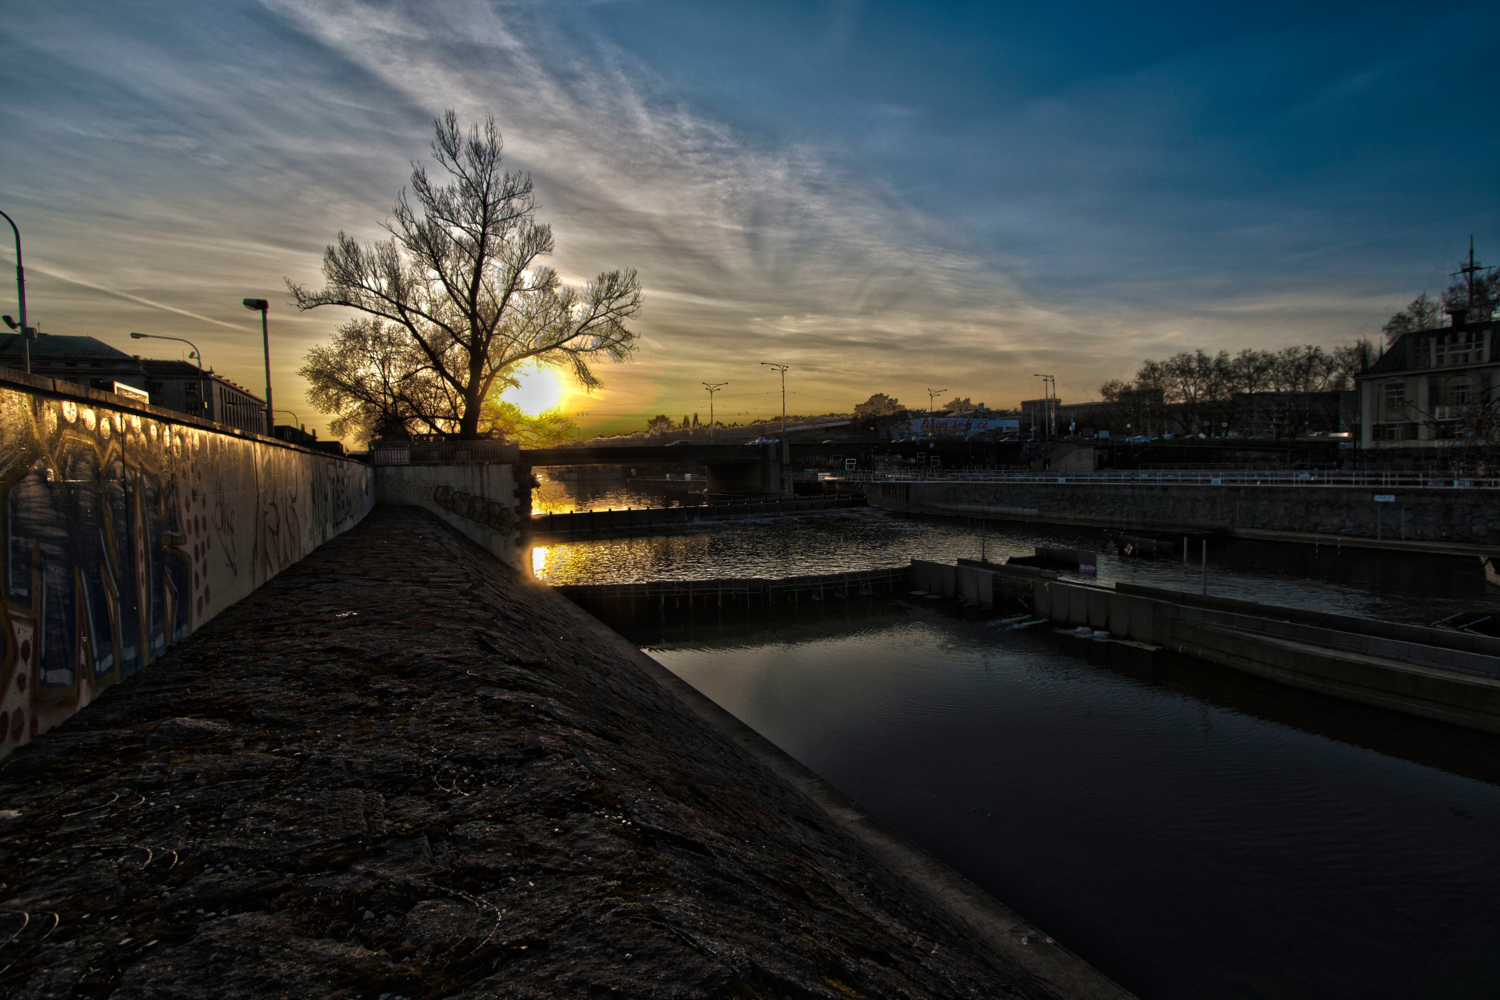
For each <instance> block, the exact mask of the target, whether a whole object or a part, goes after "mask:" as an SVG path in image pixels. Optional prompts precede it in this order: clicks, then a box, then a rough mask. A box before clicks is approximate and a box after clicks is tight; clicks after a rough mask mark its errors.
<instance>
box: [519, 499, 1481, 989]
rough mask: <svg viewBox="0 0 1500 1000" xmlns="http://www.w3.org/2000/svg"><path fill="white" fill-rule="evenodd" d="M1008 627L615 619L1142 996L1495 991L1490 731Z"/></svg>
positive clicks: (952, 524)
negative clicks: (1421, 717)
mask: <svg viewBox="0 0 1500 1000" xmlns="http://www.w3.org/2000/svg"><path fill="white" fill-rule="evenodd" d="M648 502H649V501H648ZM643 505H644V504H643ZM1098 541H1099V533H1098V532H1095V531H1087V530H1077V531H1070V530H1067V529H1057V528H1051V527H1047V526H1040V525H1023V524H1009V525H996V524H989V525H980V524H971V523H965V522H963V521H959V520H940V519H930V518H921V517H906V516H899V515H892V514H886V513H882V512H879V511H873V510H854V511H835V512H828V513H825V514H818V515H808V516H801V517H794V518H775V519H766V520H764V521H761V522H735V523H729V524H723V523H721V524H713V525H706V526H700V527H695V528H691V529H687V530H678V531H674V532H672V533H668V534H661V535H655V536H651V537H643V538H624V539H605V540H594V541H588V542H579V543H569V544H560V545H550V546H542V547H538V548H537V549H536V551H535V554H534V555H535V558H534V563H533V564H534V566H535V568H536V572H537V575H538V576H539V577H540V578H542V579H544V580H547V581H549V582H601V583H603V582H620V581H627V580H654V579H706V578H713V577H736V576H768V577H776V576H790V575H796V574H800V573H817V572H834V571H838V570H845V569H865V568H872V567H875V566H889V565H900V564H904V563H906V562H907V560H909V559H910V558H912V557H917V558H925V559H935V560H939V561H945V562H951V561H953V560H954V559H955V558H957V557H960V556H977V555H979V554H980V553H981V551H983V552H984V553H985V554H986V555H988V556H989V557H990V558H992V559H1003V558H1004V557H1005V556H1007V555H1012V554H1026V553H1029V552H1031V550H1032V547H1033V546H1035V545H1037V544H1065V545H1078V546H1083V547H1090V548H1092V547H1095V546H1096V545H1097V543H1098ZM1193 555H1194V556H1195V557H1196V556H1197V555H1198V553H1197V552H1194V553H1193ZM1200 565H1201V564H1198V563H1197V561H1196V559H1195V561H1194V564H1192V565H1189V566H1188V567H1186V568H1184V566H1183V565H1182V564H1181V563H1180V562H1177V561H1164V562H1157V563H1150V562H1146V563H1141V562H1122V561H1120V560H1118V559H1116V558H1114V557H1112V556H1106V557H1104V558H1103V559H1102V560H1101V562H1100V567H1099V578H1100V580H1101V581H1103V582H1106V583H1107V582H1110V581H1120V580H1128V581H1133V582H1140V583H1147V584H1153V585H1157V586H1167V587H1177V588H1184V589H1192V590H1199V589H1200V588H1201V587H1202V583H1203V580H1202V576H1201V575H1200V574H1201V569H1200ZM1208 569H1209V572H1208V590H1209V592H1210V593H1214V594H1222V595H1226V596H1235V597H1243V598H1247V599H1250V600H1259V601H1263V602H1268V603H1273V604H1284V605H1296V606H1301V607H1316V608H1324V609H1329V610H1335V611H1341V612H1344V613H1351V614H1364V615H1370V616H1374V617H1381V618H1389V619H1393V620H1399V621H1414V622H1430V621H1432V620H1435V619H1436V618H1439V617H1443V616H1444V615H1446V614H1449V613H1453V612H1454V611H1457V610H1461V609H1469V608H1487V609H1494V610H1497V611H1500V602H1497V601H1496V600H1495V598H1494V597H1492V596H1490V595H1489V594H1487V593H1486V592H1485V585H1484V580H1483V576H1482V573H1481V570H1480V567H1479V565H1478V562H1477V560H1460V559H1452V558H1435V557H1413V556H1409V555H1396V554H1391V553H1374V552H1368V551H1364V550H1349V549H1345V550H1342V551H1340V550H1339V549H1338V548H1337V547H1334V548H1326V547H1322V548H1319V549H1318V550H1316V551H1310V550H1307V549H1306V548H1304V547H1300V546H1279V545H1272V544H1264V543H1244V542H1220V543H1217V544H1212V545H1211V546H1210V550H1209V558H1208ZM1003 617H1004V616H1003V615H1000V614H995V615H987V616H979V615H978V614H977V613H973V612H969V613H961V612H958V611H956V610H953V609H950V608H948V607H947V606H946V605H935V604H933V603H930V602H926V601H923V602H918V603H913V602H908V601H884V600H880V601H876V602H873V603H867V604H866V603H857V602H856V603H847V604H840V603H830V604H827V605H821V606H818V608H817V610H812V609H810V608H808V607H807V606H802V607H800V608H798V609H796V610H795V611H791V612H788V611H786V609H777V610H776V612H775V613H774V614H764V613H762V614H758V615H756V616H754V617H753V618H752V617H751V616H749V615H739V614H735V615H729V616H728V617H727V618H725V619H723V620H720V619H719V618H718V616H717V615H714V616H705V615H703V614H702V613H701V612H700V613H699V616H698V618H697V620H692V619H664V618H656V619H653V620H651V621H650V622H649V623H647V624H644V625H643V624H642V623H641V622H629V623H625V622H621V623H613V624H615V625H616V627H617V628H619V629H620V630H621V631H622V632H624V633H625V634H627V635H629V636H631V638H632V639H634V640H635V641H636V642H638V643H639V644H640V645H642V646H643V647H644V648H646V650H647V652H649V653H650V654H651V655H652V656H655V657H656V658H657V659H659V660H660V661H661V662H663V663H664V664H666V665H667V666H668V667H669V668H670V669H672V670H674V671H676V672H677V673H678V674H679V675H681V676H682V677H684V678H685V679H686V680H688V681H689V682H690V683H692V684H693V685H694V686H695V687H697V688H698V689H699V690H701V691H703V692H704V693H706V694H708V695H709V696H710V697H712V698H713V699H714V700H715V701H717V702H718V703H719V704H720V705H723V706H724V707H725V708H727V709H728V710H729V711H731V712H733V713H734V714H735V715H736V716H738V717H739V718H741V719H742V720H744V721H745V722H746V723H748V724H749V725H751V726H752V727H754V728H755V729H757V730H758V731H760V732H761V733H763V734H764V735H765V736H767V737H768V738H769V739H771V740H772V741H773V742H775V743H777V744H778V745H779V746H781V747H782V748H783V749H785V750H787V751H788V752H790V753H791V754H792V755H793V756H795V757H797V758H798V759H799V760H801V761H802V762H803V763H805V764H807V765H808V766H809V767H811V768H812V769H813V770H815V771H816V772H817V773H819V774H820V775H822V776H823V777H824V778H825V779H827V780H828V781H830V782H831V783H832V784H834V785H835V786H837V787H839V788H840V789H841V790H843V791H844V792H845V793H846V794H848V795H850V796H852V797H853V798H855V799H856V800H857V801H859V802H860V803H861V804H863V805H864V806H865V807H866V808H868V809H870V810H871V811H872V812H874V813H875V814H877V815H879V816H880V817H882V818H883V819H885V820H886V821H887V822H889V823H891V824H892V825H893V826H895V827H896V828H898V829H900V830H901V831H902V832H904V833H905V834H906V835H907V836H909V837H911V838H912V839H913V840H914V841H916V842H917V843H919V844H921V845H922V846H923V847H925V848H927V849H928V850H930V851H932V852H933V853H935V854H936V855H938V856H939V857H941V858H942V859H943V860H945V861H947V862H948V863H949V864H951V865H952V866H953V867H955V868H956V869H957V870H959V871H961V872H963V873H964V874H965V875H966V876H968V877H969V878H971V879H973V880H974V881H975V882H977V883H978V884H980V885H982V886H984V887H985V888H986V889H988V890H989V891H991V892H992V893H993V894H994V895H995V896H997V897H998V898H1000V899H1002V900H1004V901H1005V902H1006V903H1007V904H1009V905H1011V906H1013V907H1015V908H1016V909H1017V910H1018V911H1019V912H1021V913H1022V914H1024V915H1025V916H1026V917H1027V918H1028V919H1031V920H1033V921H1035V922H1036V923H1038V924H1039V925H1040V926H1041V927H1043V928H1044V929H1045V930H1047V931H1048V932H1049V933H1051V934H1053V935H1054V936H1056V937H1057V938H1058V939H1059V940H1061V941H1063V942H1064V943H1065V944H1066V945H1068V946H1069V947H1070V948H1072V949H1073V950H1075V951H1077V952H1078V953H1079V954H1081V955H1082V956H1083V957H1084V958H1086V959H1088V960H1089V961H1091V962H1093V963H1094V964H1096V965H1097V966H1098V967H1099V968H1100V969H1101V970H1103V971H1104V972H1105V973H1106V974H1108V975H1110V976H1112V977H1114V978H1115V979H1116V980H1118V981H1119V982H1120V983H1121V984H1122V985H1124V986H1125V987H1127V988H1128V989H1130V990H1132V991H1134V992H1136V993H1137V994H1138V995H1140V996H1141V997H1143V998H1145V1000H1158V998H1159V1000H1175V998H1183V1000H1187V998H1201V997H1233V998H1239V997H1245V998H1251V997H1254V998H1323V997H1361V998H1364V997H1370V998H1384V997H1392V998H1395V997H1401V998H1406V997H1459V998H1466V997H1496V996H1500V739H1497V738H1495V737H1491V736H1488V735H1485V734H1480V733H1474V732H1470V731H1467V730H1461V729H1456V728H1452V727H1447V726H1443V725H1440V724H1437V723H1429V722H1426V721H1424V720H1420V719H1415V718H1410V717H1407V716H1402V715H1398V714H1394V713H1387V712H1383V711H1381V710H1377V709H1373V708H1366V707H1364V706H1359V705H1354V704H1350V703H1347V702H1342V701H1338V700H1336V699H1331V698H1324V697H1321V696H1318V695H1313V694H1309V693H1306V692H1300V691H1296V690H1294V689H1290V688H1285V687H1281V686H1279V685H1276V684H1273V683H1270V682H1266V681H1262V680H1259V679H1257V678H1253V677H1250V676H1248V675H1243V674H1239V673H1237V672H1235V671H1231V670H1226V669H1222V668H1217V667H1213V666H1211V665H1208V664H1203V663H1197V662H1195V661H1190V660H1186V659H1184V658H1180V657H1176V656H1174V655H1172V654H1169V653H1165V652H1150V651H1148V650H1144V649H1139V648H1132V647H1127V646H1124V645H1121V644H1119V643H1114V642H1097V641H1094V640H1092V639H1083V638H1080V637H1078V636H1076V635H1073V634H1070V633H1068V632H1067V631H1065V630H1056V629H1053V628H1052V627H1051V626H1049V625H1045V624H1035V623H1028V621H1026V620H1015V621H1006V620H1003Z"/></svg>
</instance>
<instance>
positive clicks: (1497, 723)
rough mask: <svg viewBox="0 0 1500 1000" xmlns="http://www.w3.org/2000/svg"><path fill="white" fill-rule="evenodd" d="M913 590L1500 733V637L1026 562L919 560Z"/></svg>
mask: <svg viewBox="0 0 1500 1000" xmlns="http://www.w3.org/2000/svg"><path fill="white" fill-rule="evenodd" d="M911 576H912V586H913V587H914V588H915V589H918V590H922V591H926V592H929V593H934V594H941V595H943V596H948V597H955V598H959V599H962V600H964V601H965V602H966V603H970V604H978V605H981V606H985V607H992V606H994V605H995V604H996V603H997V601H999V602H1003V601H1004V600H1005V599H1006V598H1009V599H1010V600H1012V601H1016V602H1019V603H1021V604H1022V605H1024V606H1026V607H1029V608H1030V609H1031V610H1032V612H1033V613H1034V614H1035V615H1037V616H1038V617H1040V618H1046V619H1050V620H1052V621H1055V622H1059V623H1065V624H1070V625H1081V626H1087V627H1089V628H1093V629H1098V630H1107V631H1108V632H1109V633H1110V634H1111V635H1113V636H1115V637H1116V638H1120V639H1127V640H1130V641H1133V642H1140V643H1145V644H1148V645H1154V646H1161V647H1165V648H1168V649H1172V650H1174V651H1176V652H1179V653H1183V654H1185V655H1188V656H1194V657H1197V658H1198V659H1202V660H1207V661H1209V662H1211V663H1217V664H1220V665H1222V666H1227V667H1233V668H1235V669H1237V670H1243V671H1245V672H1247V673H1252V674H1256V675H1258V676H1261V677H1265V678H1268V679H1270V680H1274V681H1277V682H1279V683H1282V684H1287V685H1289V686H1292V687H1298V688H1304V689H1306V690H1310V691H1318V692H1320V693H1322V694H1328V695H1333V696H1335V697H1339V698H1346V699H1348V700H1350V701H1357V702H1361V703H1363V704H1367V705H1376V706H1379V707H1381V708H1386V709H1390V710H1393V711H1397V712H1403V713H1406V714H1408V715H1417V716H1422V717H1424V718H1429V719H1437V720H1440V721H1443V722H1448V723H1452V724H1454V725H1460V726H1465V727H1468V728H1471V729H1479V730H1483V731H1486V732H1492V733H1500V639H1495V638H1493V637H1490V636H1485V635H1471V634H1469V633H1465V632H1452V631H1446V630H1444V629H1436V628H1426V627H1423V626H1419V625H1403V624H1399V623H1395V622H1384V621H1377V620H1374V619H1369V618H1354V617H1350V616H1347V615H1335V614H1328V613H1323V612H1317V611H1309V610H1304V609H1300V608H1282V607H1276V606H1274V605H1267V604H1257V603H1254V602H1250V601H1239V600H1232V599H1229V598H1220V597H1207V596H1199V595H1195V594H1185V593H1182V592H1180V591H1171V590H1160V589H1156V588H1152V587H1140V586H1133V585H1129V584H1120V585H1118V586H1116V587H1103V586H1095V585H1091V584H1086V583H1075V582H1071V581H1064V580H1060V579H1058V578H1057V574H1056V573H1051V572H1047V571H1045V570H1038V569H1036V568H1033V567H1026V566H1001V565H995V564H990V563H978V562H975V561H972V560H963V561H961V563H960V564H959V565H957V566H949V565H946V564H942V563H932V562H924V561H921V560H913V562H912V571H911Z"/></svg>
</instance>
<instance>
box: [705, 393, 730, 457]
mask: <svg viewBox="0 0 1500 1000" xmlns="http://www.w3.org/2000/svg"><path fill="white" fill-rule="evenodd" d="M728 384H729V383H728V382H712V383H710V382H704V383H703V388H705V389H707V390H708V443H709V444H713V443H714V393H716V392H718V391H719V390H720V389H722V388H724V387H725V386H726V385H728Z"/></svg>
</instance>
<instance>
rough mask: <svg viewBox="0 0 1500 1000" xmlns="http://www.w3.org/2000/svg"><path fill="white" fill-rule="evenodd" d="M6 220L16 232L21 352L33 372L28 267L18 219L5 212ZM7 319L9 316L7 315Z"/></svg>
mask: <svg viewBox="0 0 1500 1000" xmlns="http://www.w3.org/2000/svg"><path fill="white" fill-rule="evenodd" d="M0 215H4V216H5V221H6V222H9V223H10V229H11V232H13V233H15V234H16V293H17V294H18V295H19V296H20V298H21V325H20V327H19V330H20V333H21V354H22V355H23V356H24V357H25V359H26V374H27V375H30V374H31V341H32V339H33V338H34V337H35V336H36V331H35V330H33V329H32V328H31V327H29V326H27V325H26V268H25V267H23V266H22V265H21V230H20V229H19V228H17V226H16V220H15V219H12V218H11V217H10V216H9V215H6V213H4V212H0ZM5 318H6V319H7V320H9V319H10V317H9V316H7V317H5Z"/></svg>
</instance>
